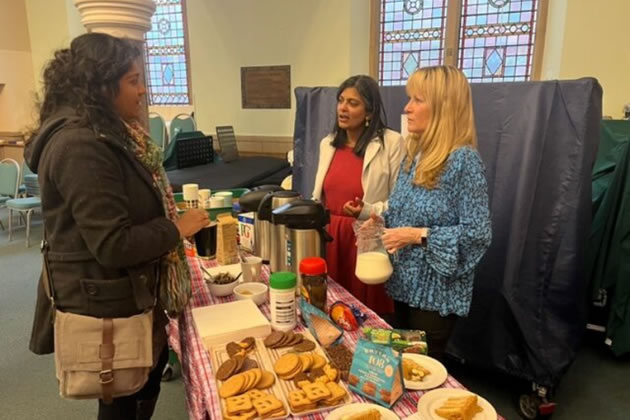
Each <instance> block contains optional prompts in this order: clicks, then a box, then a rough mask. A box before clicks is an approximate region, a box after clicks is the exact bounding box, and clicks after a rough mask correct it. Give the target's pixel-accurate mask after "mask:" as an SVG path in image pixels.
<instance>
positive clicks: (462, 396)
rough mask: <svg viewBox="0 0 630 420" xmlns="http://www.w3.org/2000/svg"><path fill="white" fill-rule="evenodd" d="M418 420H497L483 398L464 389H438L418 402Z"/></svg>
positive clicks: (491, 408) (494, 411) (493, 411)
mask: <svg viewBox="0 0 630 420" xmlns="http://www.w3.org/2000/svg"><path fill="white" fill-rule="evenodd" d="M417 418H418V419H423V420H451V419H460V420H497V412H496V410H495V409H494V407H492V405H491V404H490V403H489V402H488V401H486V400H485V399H484V398H482V397H480V396H479V395H477V394H474V393H472V392H470V391H466V390H465V389H453V388H440V389H434V390H433V391H429V392H427V393H426V394H424V395H423V396H422V397H421V398H420V400H419V401H418V414H417Z"/></svg>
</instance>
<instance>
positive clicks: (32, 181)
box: [6, 174, 42, 248]
mask: <svg viewBox="0 0 630 420" xmlns="http://www.w3.org/2000/svg"><path fill="white" fill-rule="evenodd" d="M24 185H25V186H26V195H27V197H24V198H12V199H10V200H7V202H6V207H7V208H8V209H9V241H10V240H11V235H12V233H13V222H12V220H13V212H14V211H17V212H19V213H20V215H24V214H26V247H27V248H28V247H30V246H31V242H30V239H31V216H32V215H33V213H34V212H35V210H37V209H39V208H41V207H42V201H41V199H40V197H39V195H40V192H39V182H38V181H37V175H35V174H32V175H26V176H24Z"/></svg>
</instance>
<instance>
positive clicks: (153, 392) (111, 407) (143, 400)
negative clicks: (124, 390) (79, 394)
mask: <svg viewBox="0 0 630 420" xmlns="http://www.w3.org/2000/svg"><path fill="white" fill-rule="evenodd" d="M166 362H168V346H164V349H163V350H162V353H160V358H159V360H158V363H157V366H155V368H153V370H151V372H149V380H148V381H147V383H146V384H145V385H144V386H143V387H142V389H141V390H140V391H138V392H136V393H135V394H132V395H129V396H126V397H120V398H114V400H113V401H112V403H111V404H105V403H103V401H102V400H98V420H137V419H143V420H144V419H149V418H151V414H152V413H153V408H154V407H155V403H157V398H158V395H160V383H161V381H162V372H163V371H164V366H166ZM143 405H144V406H143ZM139 406H140V408H139ZM147 413H148V414H147Z"/></svg>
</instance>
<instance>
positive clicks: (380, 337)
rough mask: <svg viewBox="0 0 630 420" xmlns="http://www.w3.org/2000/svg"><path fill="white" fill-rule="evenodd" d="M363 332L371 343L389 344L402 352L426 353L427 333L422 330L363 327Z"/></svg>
mask: <svg viewBox="0 0 630 420" xmlns="http://www.w3.org/2000/svg"><path fill="white" fill-rule="evenodd" d="M363 334H365V337H366V338H367V339H368V340H370V341H371V342H372V343H376V344H382V345H385V346H389V347H391V348H393V349H394V350H396V351H399V352H402V353H417V354H427V353H428V347H427V335H426V333H425V332H424V331H420V330H388V329H384V328H372V327H364V328H363Z"/></svg>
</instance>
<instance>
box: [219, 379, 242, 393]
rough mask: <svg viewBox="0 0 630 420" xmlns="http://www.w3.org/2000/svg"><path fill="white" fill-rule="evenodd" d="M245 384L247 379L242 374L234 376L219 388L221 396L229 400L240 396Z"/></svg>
mask: <svg viewBox="0 0 630 420" xmlns="http://www.w3.org/2000/svg"><path fill="white" fill-rule="evenodd" d="M244 383H245V377H244V376H243V375H242V374H240V375H234V376H232V377H231V378H230V379H228V380H227V381H225V382H223V384H222V385H221V386H220V387H219V396H220V397H221V398H229V397H232V396H234V395H236V394H238V393H239V392H241V388H242V387H243V384H244Z"/></svg>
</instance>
